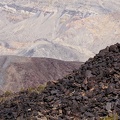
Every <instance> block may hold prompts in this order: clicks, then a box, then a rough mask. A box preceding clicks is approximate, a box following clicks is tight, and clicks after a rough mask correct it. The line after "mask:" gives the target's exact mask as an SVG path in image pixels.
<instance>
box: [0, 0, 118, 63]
mask: <svg viewBox="0 0 120 120" xmlns="http://www.w3.org/2000/svg"><path fill="white" fill-rule="evenodd" d="M116 42H120V1H119V0H44V1H43V0H23V1H22V0H0V51H1V53H0V54H2V55H11V54H12V55H20V56H31V57H47V58H57V59H60V60H66V61H68V60H71V61H74V60H75V61H86V60H87V59H88V58H89V57H93V56H94V55H95V54H96V53H98V51H99V50H100V49H102V48H105V47H106V46H108V45H111V44H114V43H116Z"/></svg>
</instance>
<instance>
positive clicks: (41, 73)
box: [0, 56, 81, 92]
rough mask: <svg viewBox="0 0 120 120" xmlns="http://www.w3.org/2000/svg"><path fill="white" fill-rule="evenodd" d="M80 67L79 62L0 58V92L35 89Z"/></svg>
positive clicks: (13, 57) (14, 57) (12, 57)
mask: <svg viewBox="0 0 120 120" xmlns="http://www.w3.org/2000/svg"><path fill="white" fill-rule="evenodd" d="M80 65H81V63H80V62H65V61H60V60H55V59H49V58H27V57H17V56H1V57H0V90H2V91H8V90H10V91H14V92H17V91H19V90H21V89H26V88H29V87H35V86H38V85H39V84H44V83H46V82H47V81H48V80H50V81H51V80H57V79H60V78H62V77H63V76H66V75H67V74H69V73H70V72H71V71H72V70H74V69H76V68H79V67H80Z"/></svg>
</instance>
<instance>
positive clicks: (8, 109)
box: [0, 43, 120, 120]
mask: <svg viewBox="0 0 120 120" xmlns="http://www.w3.org/2000/svg"><path fill="white" fill-rule="evenodd" d="M16 101H19V102H16ZM30 109H31V111H28V110H30ZM35 111H36V112H37V113H39V115H36V116H33V113H34V112H35ZM111 112H113V113H117V114H118V116H120V44H119V43H117V44H115V45H112V46H110V47H107V48H106V49H104V50H101V51H100V52H99V54H97V55H96V56H95V57H94V58H90V59H89V60H88V61H87V62H85V64H83V65H82V66H81V67H80V68H79V70H75V71H73V73H71V74H70V75H69V76H66V77H64V78H63V79H61V80H59V81H57V82H52V81H50V82H48V83H47V87H46V88H45V90H44V91H43V92H42V93H41V94H38V93H36V94H33V93H32V95H31V93H29V92H28V91H26V92H24V93H19V95H18V96H17V97H15V98H13V99H11V100H7V101H6V102H3V103H1V104H0V118H1V119H7V118H9V117H11V118H12V120H13V118H14V119H17V118H18V117H23V119H33V118H34V117H36V119H38V118H41V119H42V117H43V118H45V119H48V120H84V119H87V120H93V119H99V117H103V116H106V115H108V114H110V113H111ZM15 113H16V114H17V117H16V116H15Z"/></svg>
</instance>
